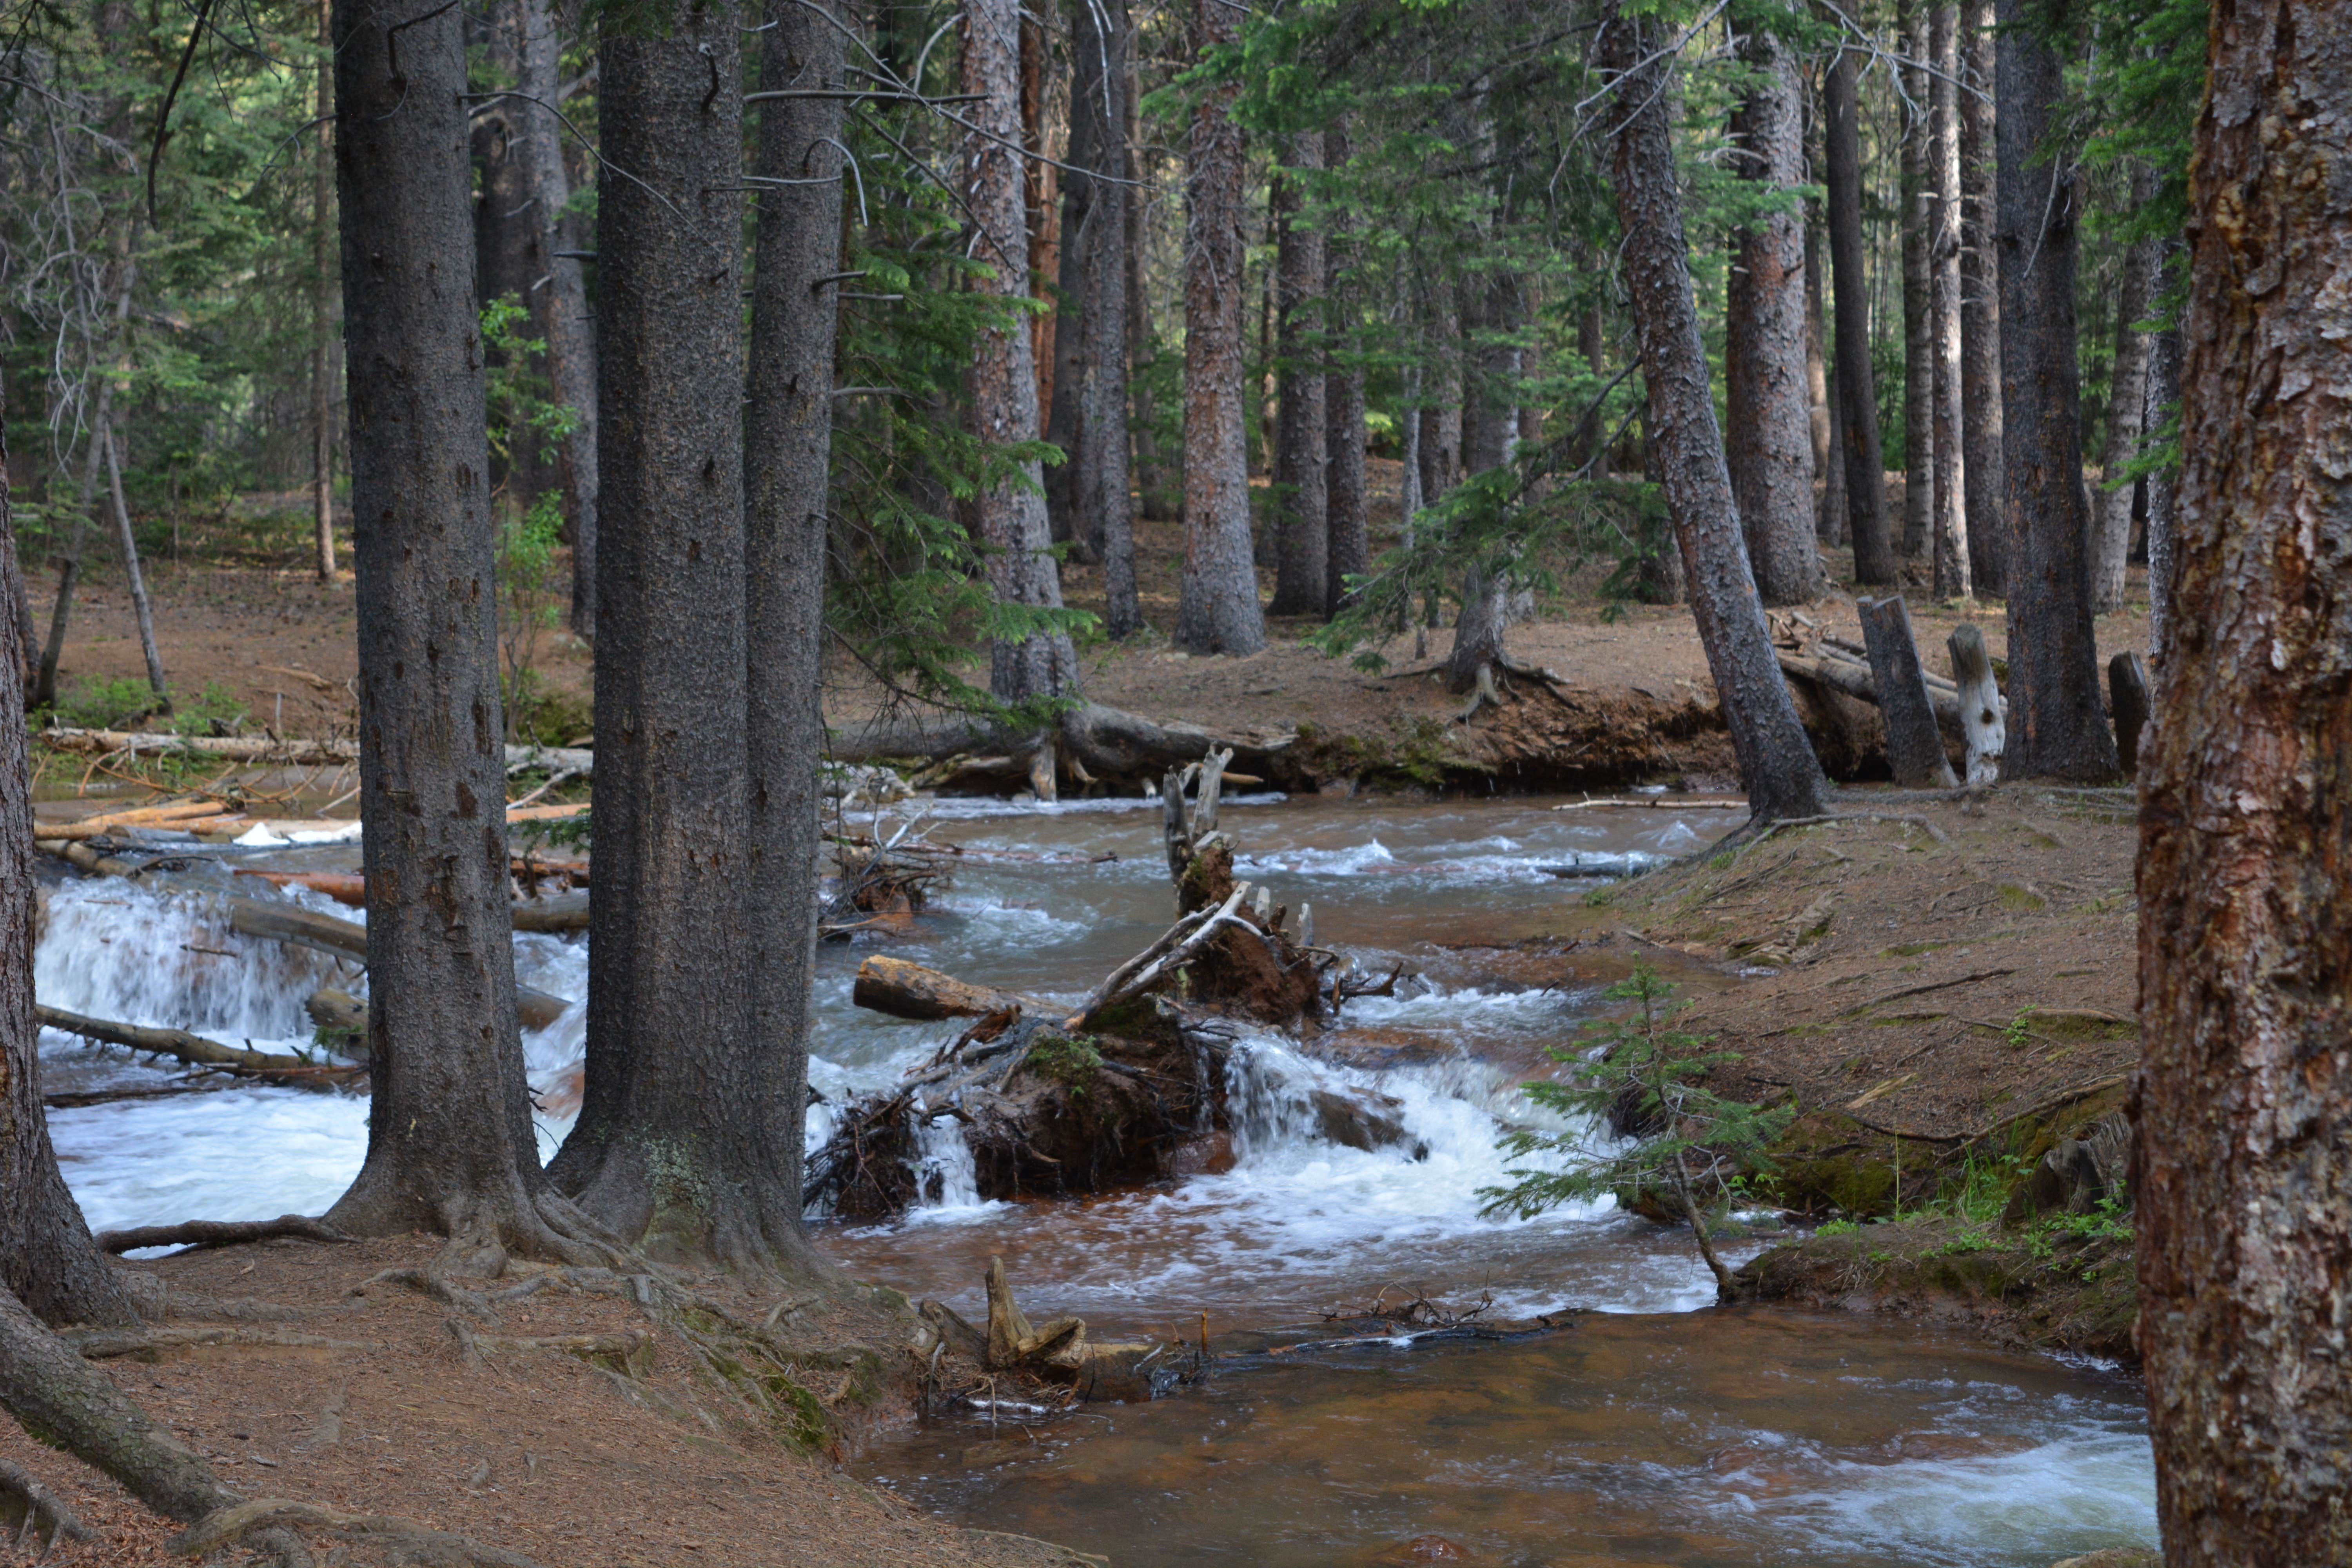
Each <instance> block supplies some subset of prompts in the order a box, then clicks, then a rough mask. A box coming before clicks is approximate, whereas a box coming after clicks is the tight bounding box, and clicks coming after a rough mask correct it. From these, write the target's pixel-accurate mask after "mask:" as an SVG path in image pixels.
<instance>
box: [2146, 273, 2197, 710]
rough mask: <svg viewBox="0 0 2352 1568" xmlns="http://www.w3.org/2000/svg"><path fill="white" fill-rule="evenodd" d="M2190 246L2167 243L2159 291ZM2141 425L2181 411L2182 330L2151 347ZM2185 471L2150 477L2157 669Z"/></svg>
mask: <svg viewBox="0 0 2352 1568" xmlns="http://www.w3.org/2000/svg"><path fill="white" fill-rule="evenodd" d="M2187 255H2188V247H2187V246H2186V245H2184V244H2182V243H2181V242H2180V241H2179V240H2177V239H2174V240H2168V241H2167V242H2166V243H2165V245H2164V246H2163V247H2162V250H2161V252H2160V259H2159V262H2158V274H2157V276H2158V293H2159V294H2161V293H2163V292H2164V291H2165V288H2164V279H2165V276H2166V274H2168V273H2170V272H2172V271H2173V270H2174V269H2175V268H2179V266H2181V265H2182V264H2183V263H2184V262H2185V260H2186V258H2187ZM2144 407H2145V412H2144V413H2143V414H2142V416H2141V419H2140V426H2141V428H2142V430H2143V431H2144V432H2145V433H2146V434H2147V437H2148V438H2149V439H2151V440H2153V439H2154V438H2155V437H2156V435H2157V433H2158V431H2160V430H2162V429H2163V428H2164V425H2165V422H2166V421H2167V420H2168V419H2171V418H2173V417H2174V416H2176V415H2177V414H2178V413H2179V408H2180V328H2179V326H2178V325H2174V326H2169V327H2167V328H2165V329H2164V330H2163V331H2159V332H2157V333H2156V334H2154V336H2153V337H2151V338H2150V340H2149V342H2148V346H2147V400H2146V403H2145V405H2144ZM2179 500H2180V469H2179V465H2178V464H2175V465H2174V466H2172V467H2170V468H2159V469H2158V470H2157V471H2156V472H2154V473H2151V474H2150V475H2148V477H2147V662H2148V668H2151V669H2158V668H2161V666H2162V665H2163V663H2164V661H2165V659H2166V658H2167V657H2168V654H2167V650H2168V648H2169V647H2171V646H2172V622H2173V615H2172V584H2173V577H2174V566H2173V563H2174V561H2175V558H2176V557H2177V555H2178V553H2179V537H2180V525H2179Z"/></svg>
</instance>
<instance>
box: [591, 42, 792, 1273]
mask: <svg viewBox="0 0 2352 1568" xmlns="http://www.w3.org/2000/svg"><path fill="white" fill-rule="evenodd" d="M740 37H741V31H740V29H739V27H738V26H737V17H736V14H735V13H734V12H733V11H731V10H722V9H713V8H709V7H706V6H703V5H698V4H696V3H695V0H668V3H665V4H659V5H651V6H647V7H640V8H637V9H635V10H634V11H621V10H608V11H606V12H605V13H604V31H603V36H602V37H601V39H600V45H599V58H600V62H601V65H602V76H601V85H600V92H601V95H602V102H601V104H600V109H601V110H602V114H603V123H604V154H605V156H606V158H608V159H609V160H610V162H611V163H612V165H613V166H614V167H616V168H622V169H626V170H628V171H629V173H630V174H631V175H632V176H634V177H633V178H630V179H625V180H624V179H615V180H613V181H612V182H610V183H609V184H607V185H606V186H605V188H604V191H603V194H602V197H601V201H600V204H599V207H600V210H599V214H598V229H599V234H598V244H597V252H598V257H597V266H598V268H599V280H600V285H601V287H600V288H599V290H598V298H599V307H598V325H599V328H600V329H601V331H600V336H601V348H602V352H601V353H600V354H599V356H598V358H599V362H600V363H599V382H598V405H599V408H600V409H601V411H602V412H603V414H604V431H603V439H602V441H601V442H600V445H599V452H598V456H599V458H600V460H601V462H602V464H603V484H602V495H601V502H602V508H603V515H602V517H601V518H600V520H599V521H600V523H601V525H602V526H601V529H600V533H599V538H598V540H597V559H596V574H597V584H596V586H597V627H596V737H597V747H596V750H597V757H596V772H595V779H594V802H593V804H594V809H595V819H596V880H595V884H594V887H593V890H592V893H591V897H590V900H589V940H590V943H591V946H592V948H593V951H594V952H596V954H597V961H596V963H594V964H593V965H592V966H591V968H590V970H589V974H588V1057H587V1084H586V1092H585V1095H584V1098H583V1103H582V1106H581V1113H580V1121H579V1122H578V1124H577V1125H576V1126H575V1127H574V1128H573V1129H572V1135H571V1136H570V1137H569V1138H567V1139H565V1140H564V1143H563V1147H562V1150H560V1151H559V1152H557V1154H556V1157H555V1160H554V1162H553V1163H552V1164H551V1166H550V1167H549V1174H550V1176H551V1178H552V1179H553V1180H554V1182H555V1184H557V1185H558V1186H559V1187H561V1188H562V1190H563V1191H565V1192H567V1193H569V1194H572V1195H573V1196H574V1198H575V1200H576V1201H577V1202H578V1204H579V1205H580V1206H581V1207H582V1208H583V1209H584V1210H586V1211H587V1213H588V1214H589V1215H591V1216H593V1218H595V1219H596V1220H598V1221H600V1222H602V1223H603V1224H604V1225H605V1226H609V1227H611V1229H612V1230H614V1232H616V1233H618V1234H619V1235H620V1236H622V1237H625V1238H628V1239H636V1238H639V1237H642V1238H643V1240H644V1245H645V1246H646V1249H647V1250H648V1251H649V1252H651V1253H653V1254H654V1255H655V1256H656V1257H662V1258H695V1259H715V1260H717V1261H719V1262H722V1263H725V1264H728V1265H730V1266H732V1267H736V1268H744V1269H747V1270H764V1269H767V1268H772V1267H774V1265H775V1263H776V1261H777V1259H778V1257H779V1255H780V1254H782V1255H784V1256H786V1257H789V1256H790V1255H791V1253H792V1251H793V1249H795V1248H796V1247H798V1245H799V1239H800V1238H799V1232H798V1228H797V1226H798V1221H799V1218H800V1215H799V1210H798V1206H797V1201H796V1200H797V1193H798V1189H797V1187H796V1186H794V1185H793V1184H792V1182H791V1179H790V1174H789V1173H787V1172H784V1171H782V1170H781V1169H780V1168H779V1167H780V1165H782V1163H784V1162H787V1161H793V1160H797V1159H798V1158H799V1155H800V1149H799V1143H798V1141H797V1140H796V1139H795V1140H792V1141H791V1142H790V1143H789V1144H788V1146H787V1147H785V1148H782V1149H779V1148H778V1147H777V1143H778V1139H779V1137H780V1136H781V1135H782V1125H780V1123H782V1124H786V1125H789V1124H791V1123H789V1121H788V1119H787V1118H786V1115H785V1113H784V1112H783V1111H782V1109H781V1108H780V1107H779V1106H778V1105H777V1104H776V1102H775V1095H776V1094H777V1092H778V1087H777V1081H776V1080H777V1079H778V1078H779V1077H780V1076H785V1074H782V1073H780V1072H779V1071H778V1070H777V1069H776V1068H775V1066H774V1064H772V1063H766V1062H762V1061H761V1060H759V1059H758V1058H759V1051H760V1048H761V1045H762V1044H763V1043H764V1042H765V1041H766V1040H767V1038H768V1037H766V1036H764V1035H763V1034H762V1033H761V1030H762V1029H763V1028H765V1027H766V1026H765V1025H759V1026H755V1025H754V1023H753V1022H752V1021H751V1020H750V1019H749V1018H747V1016H746V1014H747V1013H748V1011H749V1009H750V1008H751V1005H754V1002H755V1000H756V999H757V998H758V997H760V996H761V992H759V991H756V990H755V989H754V987H753V980H752V977H751V975H750V974H749V973H747V970H748V969H749V967H750V964H751V961H752V959H753V957H754V950H753V949H752V948H751V945H750V944H748V943H746V942H745V941H744V940H743V938H744V922H745V920H746V918H747V914H748V905H747V900H746V897H745V886H746V884H747V882H748V881H749V880H750V879H751V876H752V873H753V869H754V867H755V865H756V864H757V859H756V858H757V855H758V850H759V846H758V845H757V843H756V841H755V840H754V839H753V837H752V835H751V833H750V832H747V826H746V825H747V823H748V822H749V821H750V819H751V800H750V798H749V796H750V790H751V784H750V781H749V773H750V767H751V759H750V757H749V755H748V744H747V735H746V730H747V723H746V715H747V713H748V706H747V701H746V679H747V678H746V660H747V657H748V655H747V639H746V636H745V626H744V621H745V616H746V614H747V606H746V597H745V588H744V579H745V564H746V563H745V537H744V522H743V449H742V439H743V437H742V417H741V414H740V403H741V398H742V388H743V372H742V359H741V351H740V323H741V316H740V299H741V291H742V283H743V279H742V266H741V258H740V247H741V239H740V228H741V216H740V215H741V208H740V198H739V196H738V195H737V194H736V193H737V191H738V190H739V189H740V187H741V185H742V184H743V183H744V182H743V168H742V163H743V159H742V141H741V119H742V109H741V103H740V95H739V94H738V93H737V92H736V91H735V89H734V83H735V82H736V80H737V79H738V70H739V58H740V53H739V51H740ZM714 84H716V85H714ZM827 188H829V187H827ZM804 301H805V296H803V302H802V304H801V308H803V309H806V308H807V306H806V304H805V303H804ZM818 308H819V309H823V308H824V307H822V306H820V307H818ZM776 679H777V680H778V681H779V684H780V685H782V684H785V683H786V682H787V680H788V678H787V677H786V676H783V675H779V676H777V677H776ZM794 695H797V694H796V693H791V692H783V693H780V694H779V696H778V700H779V701H780V702H783V703H789V702H790V701H791V700H792V698H793V696H794ZM777 765H778V766H789V765H791V760H789V759H784V760H779V762H778V763H777ZM803 765H805V759H803ZM763 776H765V775H763ZM784 795H785V798H784V799H783V800H781V801H780V800H776V799H773V798H772V799H771V800H770V801H769V803H768V805H769V807H770V808H771V809H772V810H776V811H779V812H781V811H782V810H784V809H786V808H787V807H788V806H789V805H790V801H791V791H790V790H789V789H786V790H785V791H784ZM773 940H775V941H777V942H783V943H786V944H789V942H790V938H789V936H787V935H783V934H781V933H779V934H775V935H774V936H773ZM762 984H765V983H764V982H763V983H762ZM781 1026H782V1027H790V1026H791V1024H790V1022H789V1021H786V1022H784V1023H782V1025H781Z"/></svg>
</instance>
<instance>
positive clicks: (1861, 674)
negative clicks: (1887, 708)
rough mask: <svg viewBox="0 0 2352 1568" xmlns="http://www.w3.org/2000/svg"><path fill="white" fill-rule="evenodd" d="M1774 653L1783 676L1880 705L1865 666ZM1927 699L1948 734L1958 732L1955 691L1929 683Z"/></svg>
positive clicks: (1776, 651)
mask: <svg viewBox="0 0 2352 1568" xmlns="http://www.w3.org/2000/svg"><path fill="white" fill-rule="evenodd" d="M1774 654H1775V657H1776V658H1779V659H1780V671H1781V673H1782V674H1784V675H1791V676H1794V677H1796V678H1797V679H1800V680H1810V681H1812V682H1813V683H1814V684H1816V685H1819V686H1826V687H1829V688H1831V689H1832V690H1836V691H1843V692H1844V693H1845V694H1846V695H1847V696H1848V697H1858V698H1860V699H1861V700H1863V701H1864V702H1867V703H1869V704H1871V705H1872V706H1873V707H1877V706H1879V702H1878V684H1877V682H1876V681H1875V680H1874V679H1872V677H1871V673H1870V670H1869V668H1867V667H1866V666H1864V665H1859V664H1854V663H1852V662H1850V661H1849V660H1846V659H1842V658H1799V657H1798V656H1797V655H1795V654H1792V653H1783V652H1780V650H1778V649H1775V650H1774ZM1927 700H1928V703H1929V705H1930V706H1931V707H1933V708H1934V709H1935V711H1936V722H1937V724H1939V725H1941V726H1942V727H1943V728H1944V730H1945V731H1948V732H1949V733H1951V734H1954V735H1958V734H1960V733H1961V728H1960V700H1959V695H1958V693H1957V692H1955V691H1950V690H1947V689H1944V688H1943V687H1941V686H1938V685H1936V684H1934V683H1930V684H1929V685H1928V688H1927Z"/></svg>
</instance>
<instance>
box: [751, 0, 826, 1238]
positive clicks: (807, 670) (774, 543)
mask: <svg viewBox="0 0 2352 1568" xmlns="http://www.w3.org/2000/svg"><path fill="white" fill-rule="evenodd" d="M767 13H768V14H767V16H766V18H765V20H766V22H767V28H766V31H765V32H764V34H763V35H762V37H761V46H760V47H761V58H760V86H761V90H762V91H768V92H776V91H783V92H794V91H800V92H838V91H841V90H843V89H845V88H846V87H848V85H849V83H848V81H847V79H846V76H845V72H844V70H843V65H844V60H845V33H846V30H847V26H848V24H847V22H846V20H845V19H844V18H836V17H832V16H827V15H825V14H824V13H821V12H819V11H817V10H815V9H814V7H813V6H811V5H803V4H800V3H799V0H769V4H768V7H767ZM841 119H842V100H839V99H837V98H833V99H828V98H787V99H771V100H765V101H763V102H762V103H761V106H760V124H759V132H758V139H757V142H756V148H757V151H756V153H755V159H756V165H755V166H756V168H757V171H758V174H759V175H760V176H761V179H762V180H763V181H770V182H773V183H772V184H761V185H760V186H759V192H760V197H759V201H760V215H759V227H758V236H759V240H758V243H759V258H758V267H757V270H756V271H755V273H754V275H753V278H752V286H751V366H750V374H749V377H748V383H749V384H748V386H747V389H746V390H747V397H746V409H745V437H746V447H745V451H744V458H745V461H744V470H743V490H744V497H743V500H744V507H743V526H744V552H743V566H744V574H743V582H744V586H745V594H744V616H743V626H744V652H745V656H746V657H745V675H744V698H745V703H746V711H747V714H748V721H747V722H746V724H745V725H744V730H743V740H744V759H745V763H746V765H747V767H748V768H749V770H750V776H749V779H748V781H747V788H746V791H745V803H746V805H747V806H748V807H749V810H750V813H751V816H750V822H751V869H750V872H749V874H748V875H746V876H745V877H744V878H743V879H742V883H741V889H742V896H743V910H744V917H745V918H744V928H743V929H744V935H745V937H746V938H747V940H748V942H749V943H750V944H751V954H750V956H751V968H750V972H749V977H748V980H747V984H748V985H749V986H750V987H751V991H750V1005H749V1006H748V1007H747V1008H746V1009H745V1017H746V1028H747V1038H746V1043H745V1051H744V1055H745V1056H746V1058H748V1062H747V1070H748V1071H749V1072H751V1074H753V1075H755V1076H756V1079H757V1082H758V1088H757V1089H756V1090H755V1092H756V1094H757V1096H758V1100H759V1103H760V1104H761V1106H762V1107H763V1108H764V1110H765V1114H766V1116H767V1118H768V1120H769V1122H770V1125H771V1128H772V1131H770V1132H769V1133H768V1135H767V1137H766V1140H765V1158H764V1161H763V1163H762V1165H761V1169H760V1172H759V1183H760V1185H759V1190H758V1193H757V1194H756V1201H757V1202H758V1204H759V1205H761V1206H760V1210H759V1214H758V1221H757V1223H758V1226H759V1231H760V1235H761V1237H762V1238H763V1239H764V1240H765V1241H766V1242H767V1244H768V1245H770V1246H771V1247H774V1248H775V1249H776V1251H777V1252H778V1253H779V1254H780V1255H781V1258H782V1261H783V1262H784V1263H785V1264H786V1266H787V1267H790V1268H796V1269H802V1270H805V1269H807V1268H811V1267H812V1266H814V1263H815V1253H814V1247H813V1246H812V1244H811V1243H810V1242H809V1240H808V1237H807V1231H806V1227H805V1226H804V1225H803V1222H802V1219H801V1213H802V1208H803V1205H802V1201H801V1159H800V1152H801V1134H802V1129H803V1124H804V1122H805V1121H806V1118H807V1105H808V1055H809V1018H810V1013H809V988H810V985H811V983H812V981H813V979H814V969H815V963H816V922H815V914H814V911H815V909H816V886H817V852H818V846H819V840H820V835H819V811H820V802H819V801H818V798H817V782H818V781H817V773H816V769H815V768H814V766H813V765H812V761H813V759H814V758H816V757H818V756H820V755H822V754H823V753H824V692H823V684H824V556H825V531H826V516H827V511H826V497H827V494H828V486H829V480H830V476H831V456H832V444H833V380H834V376H833V365H834V352H835V335H836V328H837V324H838V322H839V320H840V313H839V310H837V309H836V308H835V302H834V296H833V295H832V293H831V292H830V290H829V289H827V287H826V286H825V285H824V283H823V282H822V281H821V280H822V279H825V278H827V277H829V276H831V275H833V274H835V273H837V272H838V271H840V269H841V268H840V255H841V216H842V203H843V197H844V192H843V190H842V181H843V179H844V178H845V174H846V172H847V160H846V159H845V158H844V156H843V155H842V153H840V152H839V151H838V150H837V149H836V148H835V146H834V143H835V142H838V141H839V140H841ZM801 182H822V183H818V184H803V183H801Z"/></svg>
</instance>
